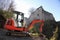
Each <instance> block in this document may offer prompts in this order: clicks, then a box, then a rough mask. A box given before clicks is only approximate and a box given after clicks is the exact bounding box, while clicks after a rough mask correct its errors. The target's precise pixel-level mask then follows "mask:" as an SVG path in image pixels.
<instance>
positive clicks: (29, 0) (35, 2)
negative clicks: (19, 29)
mask: <svg viewBox="0 0 60 40" xmlns="http://www.w3.org/2000/svg"><path fill="white" fill-rule="evenodd" d="M14 3H15V10H17V11H20V12H23V13H24V16H25V17H29V16H30V13H29V10H30V9H31V8H35V9H37V8H38V7H40V6H43V9H44V10H46V11H48V12H50V13H52V14H53V16H54V17H55V20H56V21H60V0H14Z"/></svg>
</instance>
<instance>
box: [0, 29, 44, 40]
mask: <svg viewBox="0 0 60 40" xmlns="http://www.w3.org/2000/svg"><path fill="white" fill-rule="evenodd" d="M5 34H6V30H5V29H0V40H44V38H40V37H39V36H37V37H36V36H31V37H30V36H29V37H18V36H6V35H5Z"/></svg>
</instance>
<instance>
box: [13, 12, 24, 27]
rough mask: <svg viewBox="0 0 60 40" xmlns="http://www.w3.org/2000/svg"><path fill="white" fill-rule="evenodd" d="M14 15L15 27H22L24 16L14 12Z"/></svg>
mask: <svg viewBox="0 0 60 40" xmlns="http://www.w3.org/2000/svg"><path fill="white" fill-rule="evenodd" d="M14 15H15V16H14V20H15V22H16V24H17V27H23V23H24V14H23V13H22V12H18V11H14Z"/></svg>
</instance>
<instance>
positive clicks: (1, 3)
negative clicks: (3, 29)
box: [0, 0, 14, 18]
mask: <svg viewBox="0 0 60 40" xmlns="http://www.w3.org/2000/svg"><path fill="white" fill-rule="evenodd" d="M13 10H14V2H13V1H12V0H0V14H1V15H3V16H4V17H5V18H11V17H12V16H13V12H12V11H13Z"/></svg>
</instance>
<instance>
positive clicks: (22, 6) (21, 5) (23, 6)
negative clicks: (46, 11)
mask: <svg viewBox="0 0 60 40" xmlns="http://www.w3.org/2000/svg"><path fill="white" fill-rule="evenodd" d="M14 2H15V5H16V6H15V8H16V9H15V10H17V11H20V12H23V13H25V14H24V15H25V17H29V13H28V12H29V9H30V8H31V7H32V6H31V5H29V4H27V3H25V2H24V1H22V0H21V1H20V0H15V1H14Z"/></svg>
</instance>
